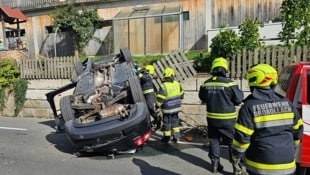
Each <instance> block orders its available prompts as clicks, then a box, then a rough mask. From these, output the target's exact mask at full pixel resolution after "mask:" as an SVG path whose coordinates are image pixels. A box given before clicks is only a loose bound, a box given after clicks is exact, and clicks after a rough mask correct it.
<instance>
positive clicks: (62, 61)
mask: <svg viewBox="0 0 310 175" xmlns="http://www.w3.org/2000/svg"><path fill="white" fill-rule="evenodd" d="M77 60H78V58H77V57H57V58H36V59H21V60H20V61H19V62H18V66H19V67H20V70H21V77H22V78H24V79H72V78H73V77H74V76H76V74H75V70H74V69H75V68H74V63H75V62H76V61H77ZM299 61H310V46H296V47H273V48H263V49H256V50H254V51H250V50H246V49H244V50H243V51H242V52H241V53H239V54H236V55H234V56H233V57H232V58H230V59H229V70H230V72H229V74H228V76H229V77H231V78H243V77H244V76H245V73H246V71H247V70H248V69H249V68H250V67H251V66H252V65H254V64H257V63H267V64H270V65H271V66H273V67H274V68H276V69H277V70H278V71H281V69H282V67H283V66H285V65H288V64H290V63H294V62H299ZM153 65H154V67H155V70H156V72H155V74H156V76H157V77H158V78H157V79H154V85H155V87H156V89H157V88H158V87H159V84H160V83H161V82H162V80H163V77H162V72H163V70H164V69H165V68H166V67H171V68H173V69H174V71H175V74H176V79H177V80H179V81H183V80H185V79H187V78H190V77H195V76H196V74H197V72H196V70H195V69H194V67H193V62H192V61H189V60H188V59H187V58H186V56H185V54H184V53H182V52H179V51H172V52H170V53H169V54H168V55H166V56H164V58H162V59H161V60H159V61H157V62H155V63H154V64H153Z"/></svg>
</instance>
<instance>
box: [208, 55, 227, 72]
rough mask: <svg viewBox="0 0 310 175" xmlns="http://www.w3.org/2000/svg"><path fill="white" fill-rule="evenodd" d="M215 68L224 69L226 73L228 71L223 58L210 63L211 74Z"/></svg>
mask: <svg viewBox="0 0 310 175" xmlns="http://www.w3.org/2000/svg"><path fill="white" fill-rule="evenodd" d="M216 67H223V68H224V69H225V71H226V72H227V70H228V63H227V60H226V59H225V58H223V57H219V58H215V59H214V60H213V61H212V66H211V72H212V71H213V69H214V68H216Z"/></svg>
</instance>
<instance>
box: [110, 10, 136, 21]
mask: <svg viewBox="0 0 310 175" xmlns="http://www.w3.org/2000/svg"><path fill="white" fill-rule="evenodd" d="M131 13H132V12H131V11H126V10H122V11H120V12H119V13H118V14H117V15H116V16H115V17H114V18H113V19H117V18H128V17H129V16H130V14H131Z"/></svg>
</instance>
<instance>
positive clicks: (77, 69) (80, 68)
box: [74, 61, 84, 76]
mask: <svg viewBox="0 0 310 175" xmlns="http://www.w3.org/2000/svg"><path fill="white" fill-rule="evenodd" d="M74 68H75V73H76V75H77V76H79V75H80V74H81V73H83V71H84V68H83V65H82V63H81V61H76V62H75V63H74Z"/></svg>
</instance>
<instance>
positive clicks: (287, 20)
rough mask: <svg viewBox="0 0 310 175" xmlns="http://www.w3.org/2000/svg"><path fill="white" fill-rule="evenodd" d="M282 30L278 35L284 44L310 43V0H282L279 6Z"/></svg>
mask: <svg viewBox="0 0 310 175" xmlns="http://www.w3.org/2000/svg"><path fill="white" fill-rule="evenodd" d="M280 14H281V20H282V22H283V23H282V32H280V37H281V40H282V41H283V42H285V43H286V44H290V43H293V44H294V43H295V42H296V44H301V45H309V44H310V1H309V0H283V2H282V5H281V7H280Z"/></svg>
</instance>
